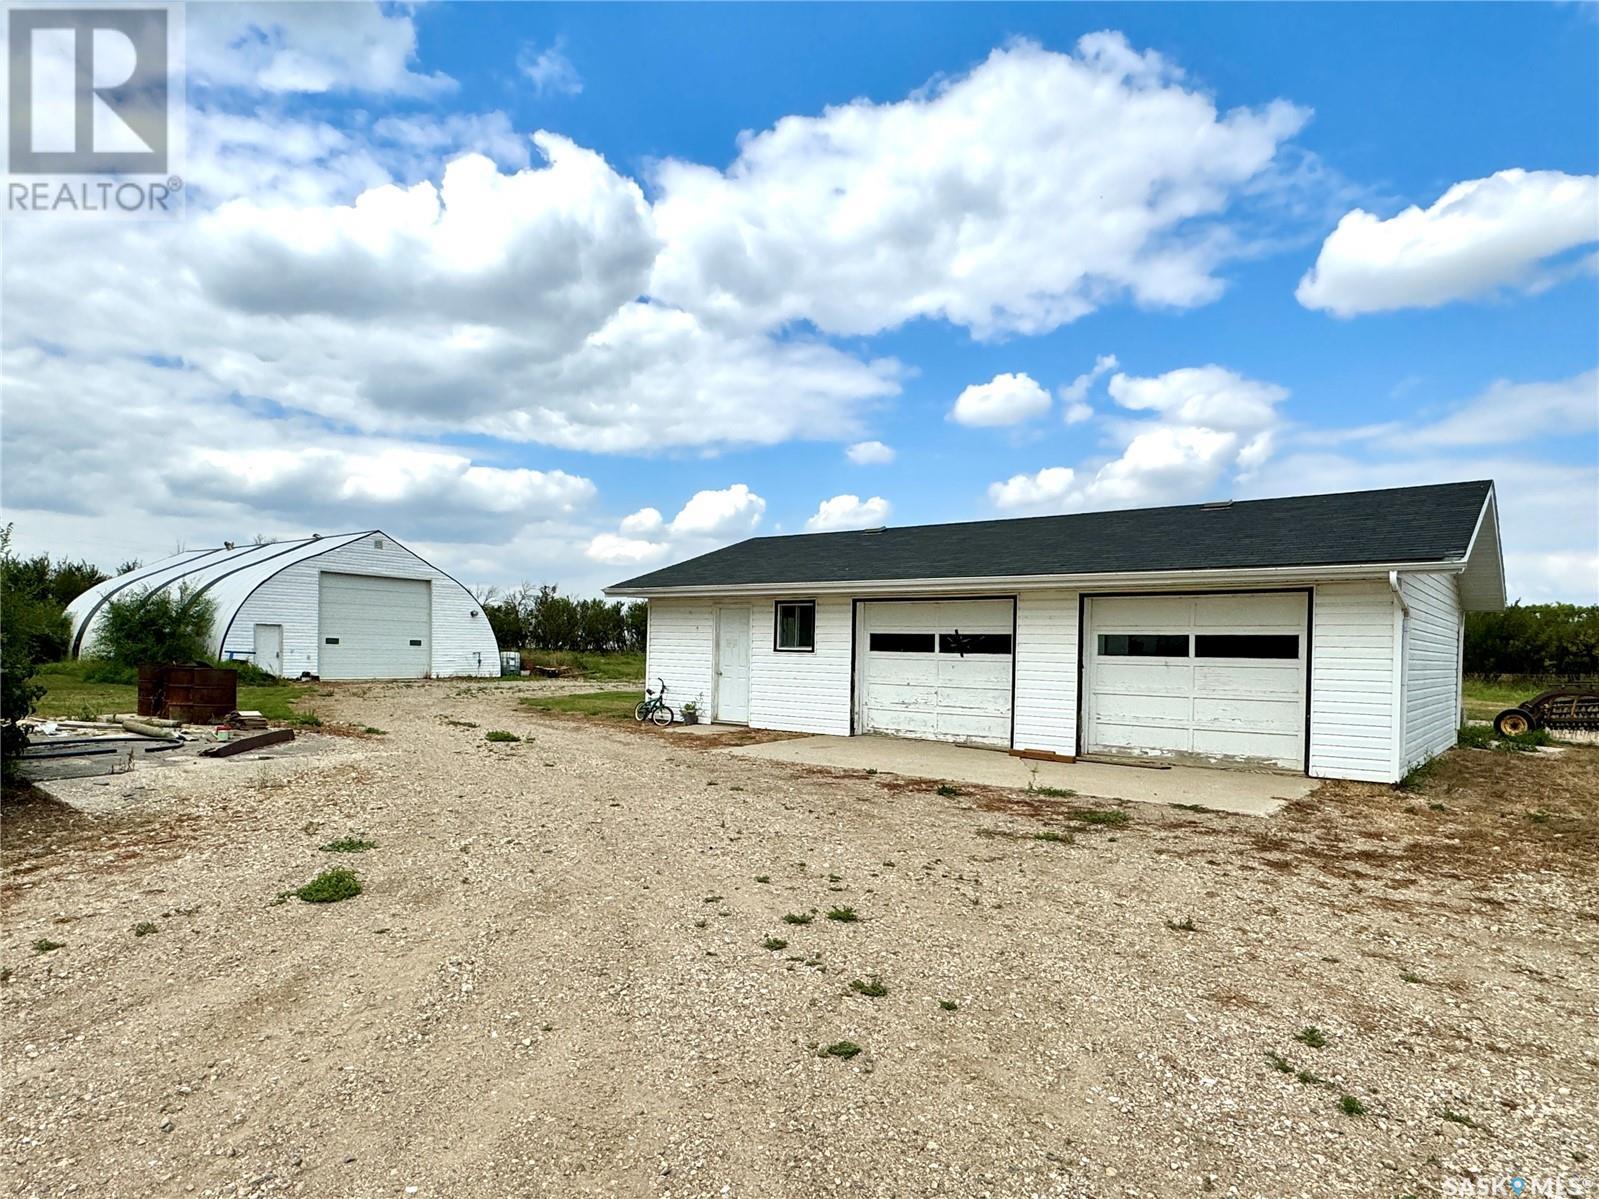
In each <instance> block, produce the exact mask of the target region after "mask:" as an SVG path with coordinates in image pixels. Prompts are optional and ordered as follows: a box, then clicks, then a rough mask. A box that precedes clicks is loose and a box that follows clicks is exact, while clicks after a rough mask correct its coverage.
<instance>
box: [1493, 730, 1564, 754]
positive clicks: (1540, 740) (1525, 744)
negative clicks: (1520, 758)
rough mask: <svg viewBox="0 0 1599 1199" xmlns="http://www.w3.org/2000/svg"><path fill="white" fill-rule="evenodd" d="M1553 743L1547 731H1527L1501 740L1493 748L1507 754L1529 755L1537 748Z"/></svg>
mask: <svg viewBox="0 0 1599 1199" xmlns="http://www.w3.org/2000/svg"><path fill="white" fill-rule="evenodd" d="M1553 742H1554V738H1553V737H1551V736H1550V735H1549V730H1548V729H1528V730H1527V731H1526V732H1525V733H1517V734H1516V735H1515V736H1513V737H1503V738H1501V739H1500V741H1499V744H1498V745H1497V746H1495V748H1496V749H1502V750H1505V751H1507V752H1509V753H1522V754H1530V753H1532V752H1533V751H1534V750H1536V749H1537V748H1538V747H1539V746H1541V745H1550V744H1553Z"/></svg>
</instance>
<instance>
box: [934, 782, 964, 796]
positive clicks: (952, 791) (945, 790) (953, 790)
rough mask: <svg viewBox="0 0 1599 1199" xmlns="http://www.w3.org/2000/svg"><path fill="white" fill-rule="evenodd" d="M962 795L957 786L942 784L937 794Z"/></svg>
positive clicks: (939, 785)
mask: <svg viewBox="0 0 1599 1199" xmlns="http://www.w3.org/2000/svg"><path fill="white" fill-rule="evenodd" d="M960 793H961V789H960V788H959V787H957V786H955V785H954V784H953V783H940V784H938V790H937V792H936V794H938V795H944V796H953V795H959V794H960Z"/></svg>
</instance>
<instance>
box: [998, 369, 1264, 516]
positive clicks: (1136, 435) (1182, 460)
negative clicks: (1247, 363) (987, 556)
mask: <svg viewBox="0 0 1599 1199" xmlns="http://www.w3.org/2000/svg"><path fill="white" fill-rule="evenodd" d="M1109 391H1110V396H1111V399H1113V400H1115V401H1116V403H1117V404H1118V405H1120V406H1121V407H1122V408H1123V409H1126V410H1127V411H1129V412H1134V413H1150V414H1153V416H1154V419H1152V420H1123V421H1120V422H1118V424H1117V427H1116V431H1117V432H1118V433H1119V435H1120V436H1121V437H1122V438H1123V439H1124V440H1123V443H1122V446H1121V449H1120V452H1119V453H1118V454H1117V455H1116V456H1115V457H1113V458H1110V459H1109V460H1108V461H1101V462H1098V463H1093V462H1090V463H1084V464H1081V465H1079V466H1078V467H1075V468H1073V467H1064V466H1054V467H1046V468H1044V469H1043V470H1040V471H1037V472H1036V473H1034V474H1031V475H1029V474H1018V475H1013V476H1012V477H1011V478H1009V479H1007V480H1005V481H1003V482H998V483H994V484H992V485H991V486H990V487H989V489H988V496H989V500H990V501H991V502H992V503H993V504H994V505H995V506H996V507H998V508H1001V509H1005V510H1011V511H1032V512H1041V511H1057V512H1058V511H1077V510H1081V509H1087V508H1129V507H1138V506H1145V505H1160V504H1173V503H1181V502H1184V501H1188V500H1194V499H1199V498H1203V497H1205V496H1207V495H1209V494H1210V493H1211V491H1212V489H1213V488H1215V487H1216V485H1217V484H1218V483H1220V482H1222V481H1223V480H1226V479H1231V480H1233V481H1239V480H1243V479H1247V478H1248V477H1249V476H1250V474H1251V473H1252V472H1254V471H1256V470H1259V469H1260V468H1261V467H1262V466H1263V465H1264V464H1265V463H1266V462H1267V461H1268V460H1269V459H1270V457H1271V454H1272V450H1273V448H1274V444H1275V443H1274V438H1275V431H1276V428H1277V425H1278V424H1279V418H1278V413H1277V405H1278V404H1280V403H1281V402H1282V401H1283V400H1284V399H1286V398H1287V396H1288V392H1287V391H1286V390H1285V389H1283V388H1281V387H1278V386H1277V385H1276V384H1273V383H1264V382H1261V381H1259V380H1256V379H1249V378H1246V377H1244V376H1243V375H1240V374H1238V373H1237V372H1235V371H1231V370H1228V369H1227V368H1226V367H1221V366H1214V365H1211V366H1198V367H1183V368H1180V369H1178V370H1173V371H1168V372H1166V373H1165V374H1163V375H1156V376H1153V377H1148V378H1140V377H1137V376H1133V375H1127V374H1116V375H1113V376H1112V377H1111V380H1110V384H1109Z"/></svg>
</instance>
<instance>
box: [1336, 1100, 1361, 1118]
mask: <svg viewBox="0 0 1599 1199" xmlns="http://www.w3.org/2000/svg"><path fill="white" fill-rule="evenodd" d="M1338 1110H1339V1111H1341V1112H1343V1114H1344V1115H1346V1116H1364V1115H1365V1114H1366V1105H1365V1104H1364V1103H1362V1102H1361V1101H1360V1100H1358V1099H1356V1098H1355V1097H1354V1096H1353V1095H1340V1096H1338Z"/></svg>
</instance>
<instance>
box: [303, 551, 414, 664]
mask: <svg viewBox="0 0 1599 1199" xmlns="http://www.w3.org/2000/svg"><path fill="white" fill-rule="evenodd" d="M318 590H319V592H320V597H319V598H320V604H321V607H320V609H319V621H318V623H319V626H320V627H319V631H318V636H317V651H318V656H319V668H318V671H317V673H318V674H319V675H320V676H321V677H322V678H324V679H419V678H422V677H423V676H424V675H426V674H427V673H428V670H429V668H430V667H431V665H432V661H433V651H432V646H431V640H432V637H431V630H432V623H433V600H432V588H431V585H430V584H429V583H428V581H427V580H426V579H388V578H381V577H379V576H377V575H346V574H335V573H333V572H331V571H324V572H323V573H322V576H321V580H320V584H319V588H318Z"/></svg>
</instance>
